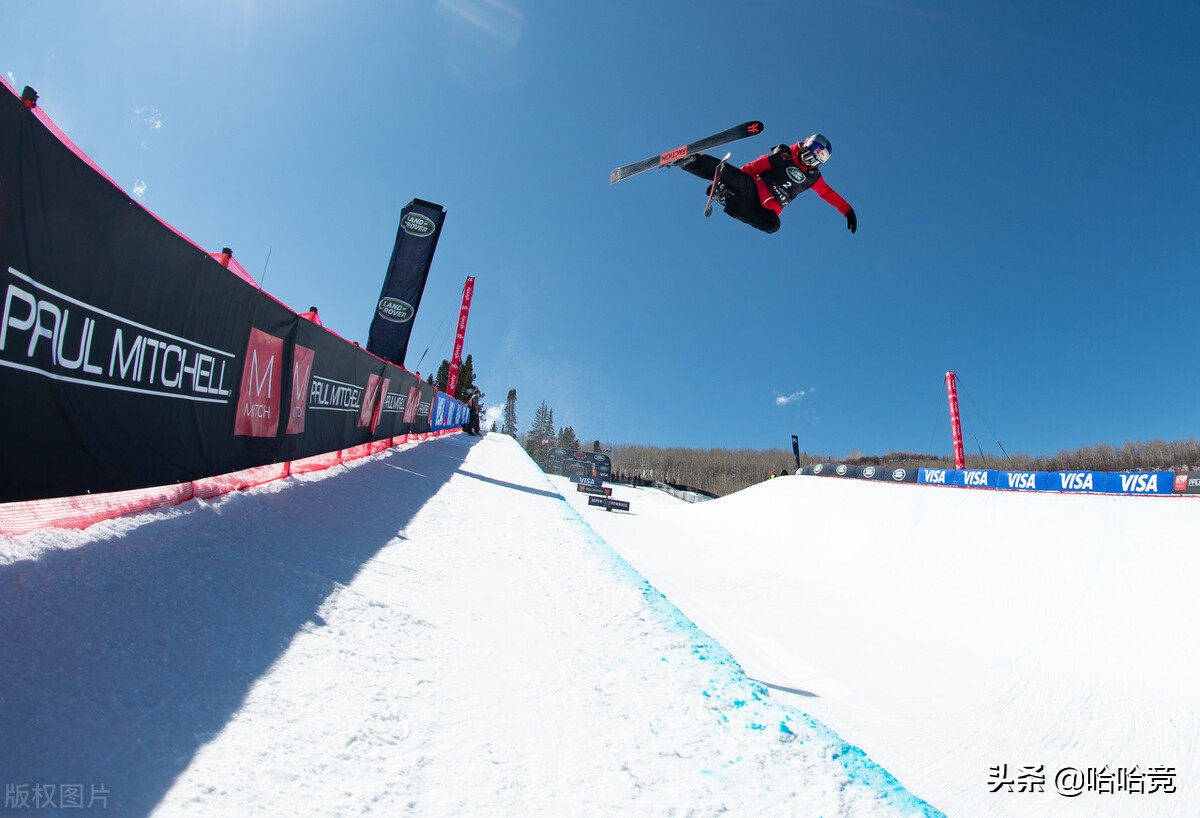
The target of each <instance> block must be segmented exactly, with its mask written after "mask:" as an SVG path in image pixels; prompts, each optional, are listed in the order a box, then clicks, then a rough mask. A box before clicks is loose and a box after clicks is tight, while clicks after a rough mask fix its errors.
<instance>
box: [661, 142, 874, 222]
mask: <svg viewBox="0 0 1200 818" xmlns="http://www.w3.org/2000/svg"><path fill="white" fill-rule="evenodd" d="M832 152H833V148H832V147H831V146H830V144H829V140H828V139H826V138H825V137H824V136H822V135H821V134H813V135H812V136H810V137H809V138H808V139H805V140H804V141H803V142H797V143H796V144H794V145H776V146H775V147H774V148H772V149H771V152H770V153H768V154H765V155H763V156H760V157H758V158H757V159H755V160H754V161H753V162H751V163H749V164H747V165H743V166H742V167H741V168H737V167H733V166H730V165H728V164H724V163H723V162H722V160H720V159H717V158H716V157H715V156H709V155H708V154H706V153H694V154H691V155H690V156H685V157H683V158H682V159H678V160H675V161H674V162H671V163H670V164H671V165H674V166H675V167H677V168H681V169H682V170H686V171H687V172H688V173H690V174H692V175H693V176H699V177H700V178H701V179H705V180H707V181H708V182H710V183H711V184H712V185H713V187H711V188H710V190H709V193H710V195H711V196H712V198H713V200H714V201H716V202H718V203H720V204H721V205H722V206H723V207H724V208H725V212H726V213H728V214H729V215H730V216H732V217H733V218H735V219H737V220H738V221H740V222H745V223H746V224H748V225H750V226H751V227H754V228H757V229H758V230H762V231H763V232H765V233H774V232H775V231H776V230H778V229H779V214H780V213H782V212H783V208H784V207H786V206H787V205H788V204H789V203H790V202H791V201H793V200H794V199H795V198H796V197H797V196H799V195H800V194H801V193H803V192H804V191H806V190H808V189H809V188H812V189H813V190H815V191H816V192H817V195H818V196H820V197H821V198H822V199H824V200H825V201H827V202H829V204H831V205H833V206H834V207H835V208H837V210H838V212H839V213H841V214H842V215H843V216H845V217H846V227H847V228H848V229H849V230H850V232H851V233H854V232H856V231H857V230H858V217H857V216H856V215H855V214H854V208H853V207H851V206H850V203H849V202H847V201H846V200H845V199H843V198H842V197H841V196H839V195H838V193H837V191H835V190H834V189H833V188H831V187H830V186H829V183H828V182H826V181H825V180H824V179H823V178H822V177H821V171H820V166H821V165H822V164H823V163H825V162H827V161H828V160H829V155H830V154H831V153H832Z"/></svg>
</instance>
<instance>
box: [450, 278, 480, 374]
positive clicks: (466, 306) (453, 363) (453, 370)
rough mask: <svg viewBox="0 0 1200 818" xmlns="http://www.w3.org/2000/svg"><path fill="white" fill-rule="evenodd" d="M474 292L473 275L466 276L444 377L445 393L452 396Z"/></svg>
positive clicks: (460, 362)
mask: <svg viewBox="0 0 1200 818" xmlns="http://www.w3.org/2000/svg"><path fill="white" fill-rule="evenodd" d="M474 293H475V276H467V283H466V284H464V285H463V299H462V309H460V310H459V311H458V332H457V333H456V334H455V336H454V354H453V355H452V356H451V357H450V375H449V377H448V378H447V379H446V394H447V395H449V396H450V397H454V396H455V394H456V392H457V390H458V368H459V366H461V365H462V353H463V341H464V340H465V339H466V337H467V316H468V315H470V313H471V297H472V296H473V295H474Z"/></svg>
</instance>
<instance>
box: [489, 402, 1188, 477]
mask: <svg viewBox="0 0 1200 818" xmlns="http://www.w3.org/2000/svg"><path fill="white" fill-rule="evenodd" d="M516 401H517V391H516V390H515V389H511V390H509V393H508V400H507V402H506V404H505V411H504V423H503V426H502V428H501V429H499V430H497V429H495V428H493V429H492V431H501V432H503V433H504V434H508V435H512V436H513V437H516V438H518V439H519V440H520V441H521V444H522V445H523V446H524V448H525V451H526V452H528V453H529V456H530V457H532V458H533V459H534V462H536V463H537V464H538V465H541V466H545V463H546V454H547V452H548V451H549V450H550V449H551V448H553V447H555V446H561V447H562V448H565V449H576V450H579V449H583V450H588V451H605V452H608V451H609V450H610V449H611V454H610V456H611V457H612V469H613V474H614V475H617V474H620V475H623V476H626V477H628V478H639V479H642V480H647V481H659V482H662V483H669V484H671V485H675V486H687V487H689V488H693V489H700V490H702V491H706V492H709V493H711V494H715V495H717V496H724V495H727V494H732V493H734V492H735V491H741V490H742V489H744V488H746V487H748V486H751V485H754V484H755V483H758V482H761V481H762V480H766V479H768V478H769V477H770V475H771V473H772V472H774V473H776V474H782V473H784V471H785V470H786V471H789V472H790V471H793V470H794V469H795V467H796V458H795V456H794V455H793V453H792V452H791V451H790V450H787V449H782V448H780V449H761V450H760V449H692V448H682V447H674V448H663V447H660V446H648V445H642V444H621V443H610V442H601V441H599V440H594V441H591V442H589V443H587V444H583V443H581V442H580V440H579V437H578V436H577V435H576V433H575V430H574V429H573V428H572V427H570V426H556V425H555V422H554V410H553V409H552V408H551V407H550V406H549V405H548V404H547V403H546V402H545V401H542V402H541V404H540V405H539V406H538V408H537V411H536V413H535V414H534V420H533V423H532V425H531V426H530V428H529V430H528V431H527V432H525V433H524V434H520V433H519V432H518V431H517V413H516ZM800 463H801V465H808V464H811V463H845V464H847V465H851V466H868V465H874V466H880V465H883V466H903V467H905V468H933V469H940V468H946V469H952V468H954V458H953V457H951V456H947V455H934V454H920V453H916V452H903V451H895V452H888V453H886V454H882V455H862V454H861V453H858V452H854V453H851V454H850V455H849V456H847V457H835V456H833V455H829V454H819V453H812V452H804V451H802V452H801V453H800ZM966 468H968V469H1006V470H1010V471H1186V470H1188V469H1191V468H1195V469H1200V441H1198V440H1197V439H1196V438H1194V437H1193V438H1190V439H1188V440H1177V441H1163V440H1152V441H1135V442H1129V443H1125V444H1122V445H1120V446H1110V445H1108V444H1097V445H1094V446H1085V447H1083V448H1080V449H1073V450H1063V451H1060V452H1058V453H1057V454H1053V455H1030V454H1015V455H1008V454H1006V455H1003V456H997V455H992V456H988V455H985V454H975V455H967V457H966Z"/></svg>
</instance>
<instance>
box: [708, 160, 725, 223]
mask: <svg viewBox="0 0 1200 818" xmlns="http://www.w3.org/2000/svg"><path fill="white" fill-rule="evenodd" d="M728 161H729V154H728V153H726V154H725V155H724V156H722V157H721V161H720V162H718V163H717V169H716V170H715V171H713V178H712V184H711V185H709V186H708V201H707V202H705V203H704V218H706V219H707V218H708V217H709V216H711V215H712V204H713V196H716V195H717V184H718V183H719V182H720V181H721V171H723V170H725V163H726V162H728Z"/></svg>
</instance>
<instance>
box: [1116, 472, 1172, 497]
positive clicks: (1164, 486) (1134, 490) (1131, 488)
mask: <svg viewBox="0 0 1200 818" xmlns="http://www.w3.org/2000/svg"><path fill="white" fill-rule="evenodd" d="M1174 490H1175V473H1174V472H1169V471H1164V472H1114V473H1111V474H1109V475H1108V491H1110V492H1113V493H1114V494H1171V493H1172V492H1174Z"/></svg>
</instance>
